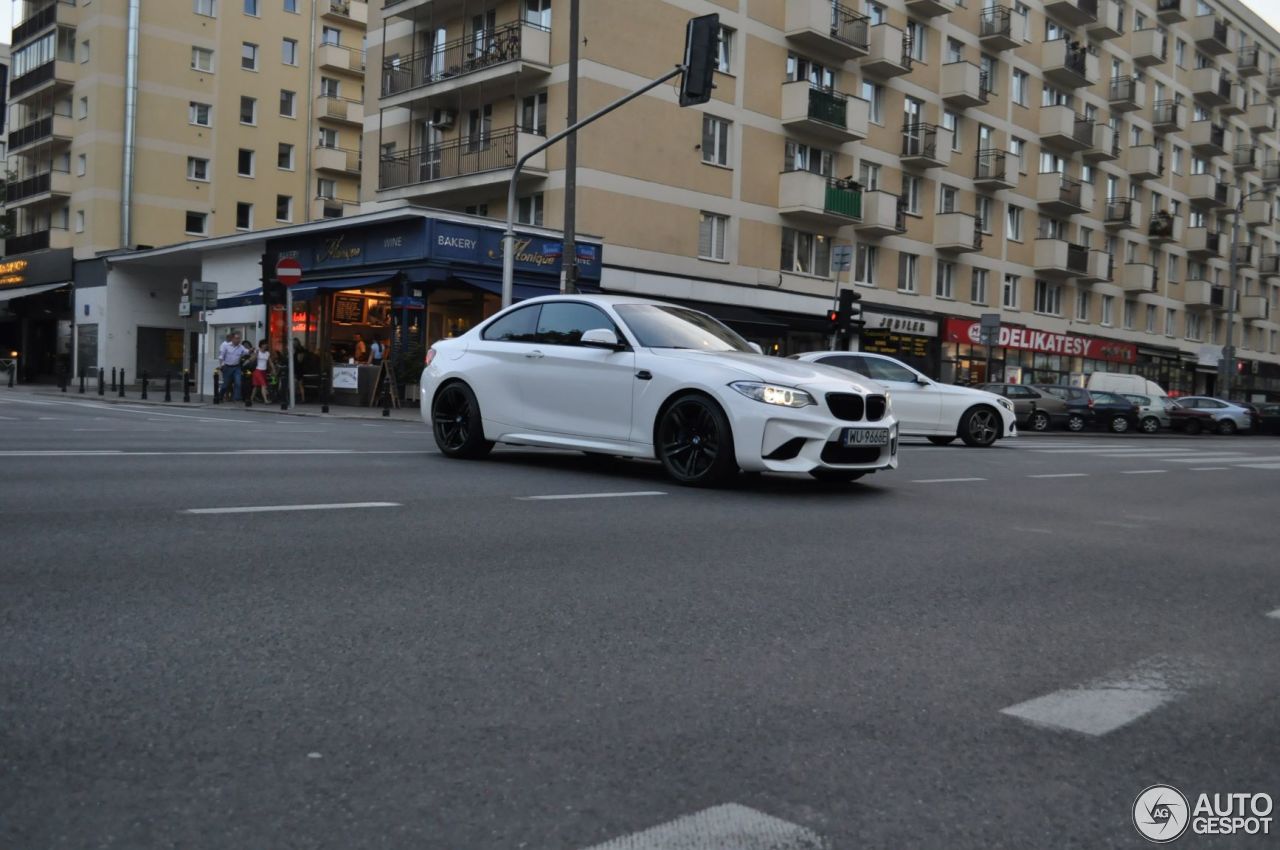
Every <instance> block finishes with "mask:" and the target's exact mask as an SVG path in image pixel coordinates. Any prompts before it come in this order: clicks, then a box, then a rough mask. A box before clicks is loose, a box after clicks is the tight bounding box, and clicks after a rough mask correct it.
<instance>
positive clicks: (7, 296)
mask: <svg viewBox="0 0 1280 850" xmlns="http://www.w3.org/2000/svg"><path fill="white" fill-rule="evenodd" d="M70 285H71V281H69V280H67V281H63V282H62V283H46V284H42V285H41V286H23V287H19V288H18V289H0V304H3V303H4V302H6V301H10V300H12V299H14V298H26V297H27V296H28V295H38V294H40V293H41V292H48V291H50V290H53V289H61V288H62V287H64V286H70Z"/></svg>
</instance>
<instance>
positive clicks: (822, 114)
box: [809, 86, 849, 129]
mask: <svg viewBox="0 0 1280 850" xmlns="http://www.w3.org/2000/svg"><path fill="white" fill-rule="evenodd" d="M848 113H849V95H847V94H844V93H843V92H838V91H835V90H833V89H825V88H819V87H818V86H811V87H810V88H809V117H810V118H812V119H813V120H815V121H821V122H823V123H824V124H833V125H835V126H836V127H840V128H841V129H843V128H844V127H845V126H846V122H847V120H848Z"/></svg>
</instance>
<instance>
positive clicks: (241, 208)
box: [236, 201, 253, 230]
mask: <svg viewBox="0 0 1280 850" xmlns="http://www.w3.org/2000/svg"><path fill="white" fill-rule="evenodd" d="M236 229H237V230H252V229H253V204H246V203H244V202H243V201H241V202H240V203H238V204H236Z"/></svg>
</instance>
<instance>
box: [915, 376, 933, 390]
mask: <svg viewBox="0 0 1280 850" xmlns="http://www.w3.org/2000/svg"><path fill="white" fill-rule="evenodd" d="M915 382H916V383H917V384H919V385H920V386H922V387H927V386H929V385H930V384H932V383H933V381H931V380H929V379H928V378H926V377H925V376H924V375H916V380H915Z"/></svg>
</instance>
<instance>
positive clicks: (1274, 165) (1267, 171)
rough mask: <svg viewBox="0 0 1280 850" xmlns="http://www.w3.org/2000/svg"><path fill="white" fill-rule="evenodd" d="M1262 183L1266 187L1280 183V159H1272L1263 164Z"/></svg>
mask: <svg viewBox="0 0 1280 850" xmlns="http://www.w3.org/2000/svg"><path fill="white" fill-rule="evenodd" d="M1262 183H1263V185H1265V186H1274V185H1275V184H1277V183H1280V159H1271V160H1267V161H1266V162H1264V163H1262Z"/></svg>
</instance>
